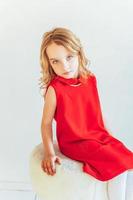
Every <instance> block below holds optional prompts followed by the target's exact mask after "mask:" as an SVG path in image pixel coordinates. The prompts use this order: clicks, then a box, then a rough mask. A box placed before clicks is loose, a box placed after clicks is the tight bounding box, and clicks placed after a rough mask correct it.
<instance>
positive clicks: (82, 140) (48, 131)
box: [40, 27, 133, 200]
mask: <svg viewBox="0 0 133 200" xmlns="http://www.w3.org/2000/svg"><path fill="white" fill-rule="evenodd" d="M88 62H89V60H88V59H87V58H86V56H85V53H84V50H83V48H82V45H81V42H80V40H79V38H77V37H76V36H75V34H74V33H72V32H71V31H70V30H68V29H66V28H62V27H57V28H55V29H53V30H51V31H49V32H46V33H45V34H44V37H43V40H42V44H41V51H40V64H41V68H42V71H41V72H42V77H41V79H40V80H41V83H42V86H41V88H45V93H44V100H45V105H44V109H43V116H42V123H41V131H42V140H43V144H44V149H45V157H44V160H42V165H41V166H42V168H43V170H44V172H46V173H47V174H49V175H54V174H55V173H56V168H55V163H56V162H57V163H58V164H61V159H60V158H59V157H58V156H56V155H55V151H54V147H53V135H52V120H53V118H54V119H55V120H56V135H57V140H58V145H59V148H60V151H61V152H62V153H63V154H64V155H66V156H68V157H70V158H71V159H73V160H77V161H80V162H82V163H83V171H84V172H85V173H88V174H89V175H91V176H93V177H94V178H96V179H98V180H100V181H108V195H109V199H111V200H115V199H117V200H125V186H126V177H127V170H129V169H133V153H132V152H131V151H130V150H129V149H127V147H126V146H125V145H124V144H123V143H122V142H121V141H119V140H118V139H116V138H115V137H113V136H112V135H111V134H110V133H109V131H108V130H107V129H106V127H105V124H104V121H103V117H102V112H101V106H100V100H99V96H98V90H97V79H96V76H95V75H94V73H92V72H91V71H90V70H89V69H87V64H88ZM118 191H119V192H118Z"/></svg>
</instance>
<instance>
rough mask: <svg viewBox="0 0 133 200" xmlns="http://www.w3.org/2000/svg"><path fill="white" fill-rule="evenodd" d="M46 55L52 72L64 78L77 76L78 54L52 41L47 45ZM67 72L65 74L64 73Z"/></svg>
mask: <svg viewBox="0 0 133 200" xmlns="http://www.w3.org/2000/svg"><path fill="white" fill-rule="evenodd" d="M46 53H47V56H48V58H49V62H50V65H51V67H52V69H53V70H54V72H55V73H56V74H57V75H59V76H62V77H64V78H76V77H78V68H79V60H78V55H77V54H73V53H71V52H70V51H68V50H67V49H66V48H65V47H64V46H62V45H57V44H56V43H52V44H51V45H49V46H48V47H47V50H46ZM66 72H68V73H67V74H64V73H66Z"/></svg>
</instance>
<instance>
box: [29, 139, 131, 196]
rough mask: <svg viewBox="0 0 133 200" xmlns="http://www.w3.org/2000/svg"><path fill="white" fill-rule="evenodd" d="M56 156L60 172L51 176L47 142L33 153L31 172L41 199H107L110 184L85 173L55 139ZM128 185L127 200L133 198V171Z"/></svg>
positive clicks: (80, 165)
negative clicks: (47, 167) (44, 167)
mask: <svg viewBox="0 0 133 200" xmlns="http://www.w3.org/2000/svg"><path fill="white" fill-rule="evenodd" d="M54 149H55V152H56V155H58V156H59V157H60V158H61V161H62V162H61V165H59V164H57V163H56V174H55V175H54V176H51V175H47V174H46V173H45V172H44V171H43V170H42V168H41V160H42V159H43V157H44V149H43V144H42V143H41V144H39V145H37V146H36V147H35V148H34V149H33V151H32V152H31V155H30V162H29V174H30V178H31V184H32V188H33V190H34V191H35V192H36V193H37V195H38V197H39V198H40V199H41V200H107V199H108V198H107V192H106V191H107V190H106V187H107V183H106V181H105V182H102V181H99V180H97V179H95V178H93V177H92V176H90V175H89V174H87V173H85V172H83V170H82V165H83V164H82V163H81V162H78V161H75V160H72V159H70V158H68V157H66V156H65V155H64V154H62V153H61V152H60V150H59V148H58V145H57V142H56V141H54ZM131 175H132V176H131V177H130V179H129V181H128V182H129V183H128V184H127V193H128V194H127V198H126V199H127V200H133V173H132V174H131Z"/></svg>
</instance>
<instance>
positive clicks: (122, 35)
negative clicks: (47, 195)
mask: <svg viewBox="0 0 133 200" xmlns="http://www.w3.org/2000/svg"><path fill="white" fill-rule="evenodd" d="M132 9H133V2H132V1H131V0H127V1H121V0H112V1H108V0H101V1H96V0H93V1H89V0H86V1H85V0H82V1H78V0H73V1H70V0H66V1H65V0H54V1H52V0H51V1H50V0H42V1H41V0H38V1H33V0H32V1H31V0H29V1H24V0H23V1H21V2H20V1H17V0H12V1H11V0H10V1H8V0H7V1H6V0H1V1H0V100H1V103H0V122H1V123H0V136H1V137H0V163H1V164H0V181H1V186H2V185H4V184H5V183H7V181H8V183H12V182H15V183H18V184H20V186H21V185H23V183H24V184H28V183H29V174H28V164H29V163H28V159H29V154H30V152H31V151H32V149H33V148H34V146H35V145H37V144H38V143H40V142H41V133H40V121H41V115H42V106H43V99H42V98H41V96H40V94H39V85H38V79H39V78H40V65H39V53H40V44H41V38H42V35H43V33H44V32H45V31H48V30H49V29H51V28H53V27H56V26H63V27H66V28H70V29H71V30H72V31H73V32H75V33H76V35H77V36H78V37H79V38H80V39H81V41H82V43H83V45H84V48H85V51H86V54H87V56H88V58H89V59H90V60H91V65H90V69H91V70H92V71H93V72H94V73H95V75H96V76H97V81H98V89H99V94H100V99H101V103H102V108H103V115H104V117H105V121H106V124H107V126H108V127H109V129H110V130H111V131H112V133H113V134H114V135H115V136H117V138H119V139H121V140H122V141H123V142H124V143H125V144H126V145H127V146H128V147H129V148H130V149H133V143H132V141H133V134H132V133H133V126H132V118H133V109H132V107H133V106H132V102H133V92H132V85H133V81H132V77H133V68H132V65H133V56H132V50H133V38H132V35H133V28H132V27H133V23H132V19H133V12H132ZM9 187H10V186H9Z"/></svg>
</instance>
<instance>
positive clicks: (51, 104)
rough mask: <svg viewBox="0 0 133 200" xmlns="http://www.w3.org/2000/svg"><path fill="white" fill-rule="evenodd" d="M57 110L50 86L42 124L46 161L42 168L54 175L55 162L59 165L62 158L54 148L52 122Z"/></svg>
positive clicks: (53, 92)
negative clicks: (56, 153)
mask: <svg viewBox="0 0 133 200" xmlns="http://www.w3.org/2000/svg"><path fill="white" fill-rule="evenodd" d="M55 109H56V95H55V91H54V89H53V87H51V86H49V88H48V90H47V93H46V95H45V104H44V109H43V116H42V122H41V134H42V140H43V144H44V159H43V160H42V163H41V166H42V168H43V170H44V171H45V172H47V173H48V174H51V175H53V174H54V173H55V162H56V161H57V162H58V163H59V164H61V162H60V158H59V157H58V156H56V155H55V151H54V146H53V132H52V120H53V117H54V113H55Z"/></svg>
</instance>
